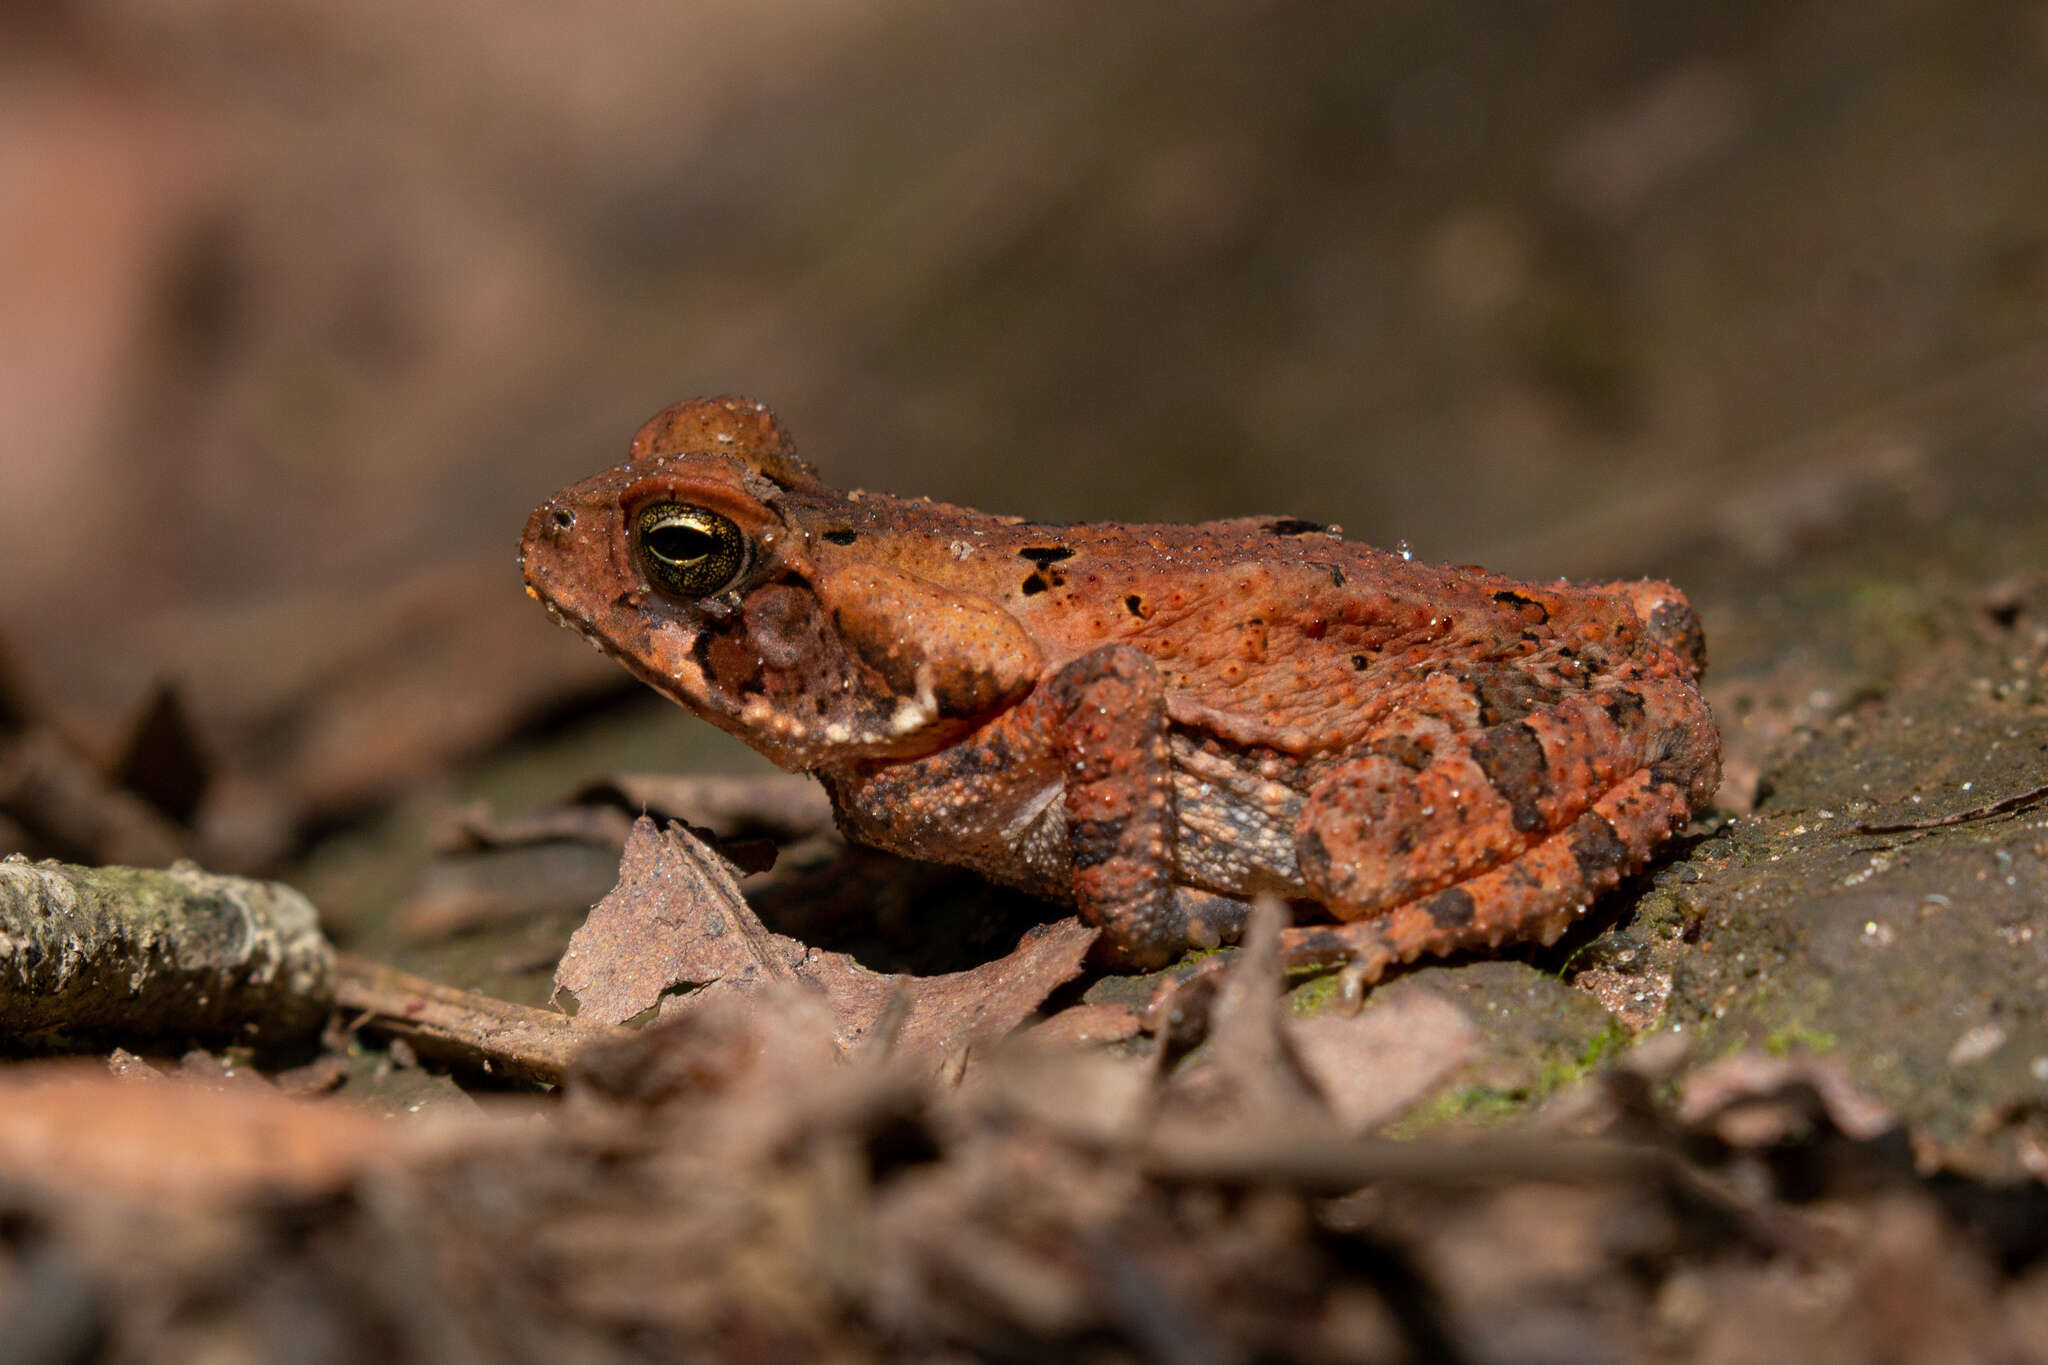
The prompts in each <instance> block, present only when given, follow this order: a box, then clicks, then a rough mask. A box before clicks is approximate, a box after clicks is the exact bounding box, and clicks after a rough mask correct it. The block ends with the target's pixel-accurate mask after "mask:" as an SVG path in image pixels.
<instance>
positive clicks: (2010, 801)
mask: <svg viewBox="0 0 2048 1365" xmlns="http://www.w3.org/2000/svg"><path fill="white" fill-rule="evenodd" d="M2042 801H2048V782H2044V783H2042V784H2041V785H2040V786H2038V787H2031V788H2029V789H2028V790H2026V791H2023V792H2020V793H2019V794H2018V795H2015V796H2007V797H2002V798H2000V799H1999V800H1996V801H1987V802H1985V803H1984V804H1983V805H1981V806H1972V807H1970V808H1969V809H1968V810H1959V811H1956V812H1954V813H1953V814H1950V815H1934V816H1929V817H1928V818H1927V819H1925V820H1904V821H1901V822H1899V823H1898V824H1888V825H1878V824H1872V823H1870V822H1869V821H1867V820H1859V821H1857V822H1856V823H1855V824H1853V825H1851V826H1850V827H1849V832H1850V833H1851V834H1910V833H1912V832H1913V831H1915V830H1922V829H1943V828H1946V827H1947V826H1949V825H1967V824H1969V823H1970V822H1971V821H1973V820H1988V819H1990V818H1991V817H1992V816H1994V815H2011V814H2012V813H2013V812H2014V811H2021V810H2025V809H2026V808H2027V807H2029V806H2034V805H2039V804H2040V803H2041V802H2042Z"/></svg>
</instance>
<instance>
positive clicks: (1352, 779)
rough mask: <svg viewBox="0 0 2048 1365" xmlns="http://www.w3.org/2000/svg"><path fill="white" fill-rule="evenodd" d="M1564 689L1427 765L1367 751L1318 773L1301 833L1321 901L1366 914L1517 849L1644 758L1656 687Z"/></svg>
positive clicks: (1662, 701)
mask: <svg viewBox="0 0 2048 1365" xmlns="http://www.w3.org/2000/svg"><path fill="white" fill-rule="evenodd" d="M1651 686H1652V687H1653V688H1659V689H1660V690H1656V691H1652V690H1651V688H1646V687H1644V686H1642V685H1640V684H1638V685H1636V686H1631V687H1627V688H1615V689H1611V690H1608V691H1605V692H1600V693H1588V694H1584V695H1580V696H1574V697H1568V698H1565V699H1563V700H1561V701H1559V702H1557V703H1556V704H1555V705H1552V706H1549V707H1545V708H1543V709H1541V710H1537V711H1532V712H1531V713H1529V714H1527V715H1525V716H1523V717H1522V718H1520V719H1518V720H1513V721H1509V722H1506V723H1504V724H1499V725H1494V726H1490V727H1488V728H1486V729H1483V730H1479V731H1477V732H1472V733H1467V734H1454V735H1442V736H1438V737H1436V738H1435V740H1434V742H1433V743H1432V744H1431V745H1430V747H1429V748H1428V749H1427V750H1426V751H1425V752H1424V753H1423V756H1422V757H1421V759H1420V761H1417V760H1416V759H1415V758H1414V757H1413V756H1412V755H1413V750H1414V749H1415V747H1416V746H1414V745H1412V744H1409V745H1402V746H1395V745H1390V746H1389V747H1390V748H1395V749H1397V750H1406V751H1407V752H1408V755H1409V756H1408V757H1407V758H1406V759H1405V761H1404V760H1403V759H1397V758H1395V757H1391V756H1387V755H1383V754H1379V753H1368V754H1366V755H1365V756H1363V757H1361V758H1358V759H1355V760H1353V761H1352V762H1349V763H1346V764H1344V765H1342V766H1340V767H1338V768H1336V769H1335V770H1333V771H1332V772H1330V773H1329V774H1328V775H1327V776H1325V777H1324V778H1323V780H1322V781H1321V782H1319V783H1318V784H1317V785H1316V787H1315V790H1314V791H1313V792H1311V793H1310V795H1309V799H1308V802H1307V804H1306V805H1305V806H1304V808H1303V810H1302V815H1301V823H1300V825H1299V827H1298V828H1297V829H1296V831H1295V852H1296V856H1297V859H1298V861H1299V864H1300V867H1301V872H1302V876H1303V878H1304V879H1305V880H1306V881H1307V883H1308V887H1309V889H1310V891H1311V892H1312V894H1314V895H1315V897H1316V898H1317V899H1318V900H1320V901H1322V902H1323V903H1324V904H1325V905H1327V906H1329V907H1330V910H1331V913H1333V914H1335V915H1336V916H1337V918H1339V919H1345V920H1353V919H1368V918H1371V917H1373V916H1375V915H1379V914H1382V913H1384V912H1385V911H1387V910H1389V909H1391V908H1393V907H1394V906H1397V905H1402V904H1405V903H1407V902H1408V901H1412V900H1415V899H1418V898H1419V897H1422V896H1426V895H1428V894H1429V893H1431V892H1433V891H1440V890H1442V889H1443V888H1445V887H1447V886H1453V885H1456V884H1457V883H1460V882H1463V881H1466V880H1468V879H1470V878H1472V877H1475V876H1477V875H1479V874H1480V873H1482V872H1486V871H1488V870H1490V869H1492V868H1496V867H1499V866H1501V865H1502V864H1504V863H1507V862H1510V861H1511V860H1513V859H1515V858H1518V857H1521V856H1522V855H1523V854H1524V853H1526V852H1527V851H1528V850H1529V849H1530V848H1532V847H1533V846H1534V845H1535V844H1536V843H1538V842H1539V841H1540V840H1542V839H1545V838H1547V837H1549V836H1550V835H1552V834H1554V833H1556V832H1557V831H1559V830H1561V829H1564V828H1565V827H1566V826H1567V825H1569V824H1571V822H1572V821H1574V820H1576V819H1578V818H1579V816H1580V815H1581V814H1582V813H1583V812H1584V811H1585V810H1586V809H1587V808H1588V807H1590V806H1591V805H1592V804H1593V803H1594V802H1595V801H1597V800H1598V799H1599V798H1600V796H1601V795H1602V794H1603V793H1605V792H1607V791H1609V790H1610V789H1612V788H1613V787H1614V786H1615V785H1616V784H1617V783H1619V782H1621V781H1622V779H1623V778H1625V777H1626V776H1627V775H1628V774H1630V773H1632V772H1635V771H1636V770H1637V769H1639V768H1642V767H1644V766H1646V761H1645V760H1646V758H1649V757H1650V754H1649V752H1648V750H1649V745H1650V741H1651V740H1652V737H1653V735H1656V734H1658V733H1659V732H1661V731H1669V730H1670V729H1671V728H1672V727H1671V726H1670V725H1669V724H1668V723H1663V724H1660V723H1659V720H1660V718H1653V714H1652V713H1653V712H1665V711H1669V710H1671V709H1672V708H1671V706H1670V703H1671V702H1672V701H1673V700H1675V699H1673V698H1670V697H1668V696H1667V695H1666V694H1665V693H1664V692H1663V691H1662V690H1661V684H1652V685H1651ZM1394 738H1398V736H1395V737H1394Z"/></svg>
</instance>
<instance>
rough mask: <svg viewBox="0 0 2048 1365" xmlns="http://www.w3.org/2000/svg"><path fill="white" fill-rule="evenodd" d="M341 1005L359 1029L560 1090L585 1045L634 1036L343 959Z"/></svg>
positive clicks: (337, 992) (423, 1051)
mask: <svg viewBox="0 0 2048 1365" xmlns="http://www.w3.org/2000/svg"><path fill="white" fill-rule="evenodd" d="M335 1003H336V1004H337V1005H338V1006H340V1007H341V1008H342V1009H343V1010H353V1011H357V1012H359V1013H360V1014H361V1015H362V1016H363V1018H362V1019H361V1020H360V1021H359V1025H360V1027H363V1028H368V1029H373V1030H375V1031H376V1032H378V1033H383V1034H388V1035H390V1036H392V1037H395V1038H403V1039H405V1040H406V1041H407V1042H408V1043H410V1044H412V1046H413V1047H414V1049H415V1050H417V1051H418V1052H419V1053H420V1055H422V1056H425V1057H432V1058H434V1059H436V1060H438V1061H443V1062H455V1063H465V1064H467V1065H470V1066H475V1067H479V1068H481V1069H483V1070H485V1071H488V1072H491V1073H492V1074H494V1075H499V1076H511V1077H514V1078H517V1079H519V1080H527V1081H540V1082H542V1083H544V1084H548V1085H554V1084H558V1083H559V1082H560V1081H561V1079H562V1077H563V1076H564V1075H565V1074H566V1073H567V1072H568V1069H569V1064H570V1062H572V1061H573V1060H574V1059H575V1057H576V1054H577V1053H578V1052H580V1051H582V1050H583V1048H585V1047H586V1046H588V1045H589V1044H591V1043H593V1042H597V1041H599V1040H601V1039H620V1038H630V1037H632V1036H633V1031H632V1030H631V1029H626V1028H614V1027H612V1026H610V1025H607V1024H598V1023H593V1022H591V1021H589V1020H586V1019H579V1018H576V1017H575V1016H574V1015H568V1014H557V1013H555V1012H553V1011H552V1010H537V1009H534V1008H532V1007H531V1006H527V1005H515V1004H513V1003H512V1002H511V1001H509V1000H499V999H496V998H495V997H493V996H488V995H479V994H477V993H476V992H475V991H464V990H457V989H456V988H455V987H453V986H444V985H442V984H441V983H440V982H438V981H429V980H428V979H427V978H425V977H423V976H414V975H413V974H412V973H411V972H402V971H400V970H398V968H396V967H388V966H386V965H384V964H383V963H381V962H371V961H369V960H367V959H365V958H360V957H355V956H353V955H351V954H348V953H341V954H338V955H337V958H336V981H335Z"/></svg>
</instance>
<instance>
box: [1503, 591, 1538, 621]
mask: <svg viewBox="0 0 2048 1365" xmlns="http://www.w3.org/2000/svg"><path fill="white" fill-rule="evenodd" d="M1493 600H1494V601H1496V602H1498V603H1500V604H1501V605H1502V606H1504V607H1514V608H1516V609H1518V610H1519V609H1520V608H1523V607H1534V608H1536V611H1537V617H1536V620H1537V623H1538V624H1539V625H1540V624H1541V623H1543V622H1545V621H1548V620H1549V619H1550V608H1548V607H1546V606H1544V605H1543V604H1542V603H1541V602H1538V601H1537V600H1536V599H1535V598H1533V597H1530V596H1528V595H1526V594H1524V593H1519V592H1513V591H1511V590H1508V589H1502V590H1501V591H1500V592H1497V593H1495V594H1494V595H1493Z"/></svg>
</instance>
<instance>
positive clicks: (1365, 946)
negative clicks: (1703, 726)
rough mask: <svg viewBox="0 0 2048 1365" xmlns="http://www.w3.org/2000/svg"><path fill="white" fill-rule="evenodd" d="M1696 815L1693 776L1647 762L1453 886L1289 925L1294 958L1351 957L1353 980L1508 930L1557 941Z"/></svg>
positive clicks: (1316, 961) (1333, 960) (1285, 942)
mask: <svg viewBox="0 0 2048 1365" xmlns="http://www.w3.org/2000/svg"><path fill="white" fill-rule="evenodd" d="M1691 817H1692V802H1691V799H1690V798H1689V796H1688V794H1687V785H1686V783H1684V782H1683V781H1678V780H1674V779H1673V777H1672V776H1671V775H1670V773H1669V772H1668V770H1664V769H1660V768H1654V767H1653V768H1645V769H1642V770H1641V771H1639V772H1637V773H1636V774H1634V775H1633V776H1631V777H1629V778H1628V779H1626V780H1625V781H1623V782H1622V784H1621V785H1620V786H1618V787H1616V788H1615V789H1614V790H1612V791H1610V792H1608V793H1607V794H1606V795H1604V796H1602V797H1601V798H1600V799H1599V800H1597V801H1595V802H1594V803H1593V804H1592V806H1591V807H1590V808H1589V809H1588V810H1587V811H1586V812H1585V813H1584V814H1583V815H1581V816H1579V818H1578V819H1577V820H1574V821H1573V822H1572V823H1571V824H1570V825H1568V826H1566V827H1565V828H1564V829H1562V830H1560V831H1559V832H1558V833H1556V834H1553V835H1551V836H1550V837H1549V838H1547V839H1545V840H1543V841H1541V842H1540V843H1538V844H1536V845H1535V846H1534V847H1532V848H1530V849H1529V850H1528V851H1527V852H1526V853H1524V854H1522V856H1521V857H1519V858H1516V859H1515V860H1514V861H1513V862H1510V863H1507V864H1505V865H1503V866H1501V867H1496V868H1494V869H1493V870H1492V871H1490V872H1485V873H1482V874H1480V875H1479V876H1477V877H1474V878H1472V879H1471V880H1469V881H1466V882H1463V883H1460V884H1459V885H1456V886H1450V887H1446V888H1445V889H1443V890H1441V891H1437V892H1433V893H1432V894H1430V895H1427V896H1424V897H1422V898H1420V899H1419V900H1413V901H1409V902H1408V903H1406V904H1404V905H1398V906H1395V907H1394V908H1393V909H1392V910H1390V911H1388V912H1387V913H1386V914H1385V915H1382V916H1381V917H1379V918H1378V919H1369V920H1358V921H1355V922H1353V923H1350V924H1334V925H1307V926H1302V927H1298V928H1294V929H1289V930H1287V931H1285V932H1284V933H1283V935H1282V937H1281V945H1280V955H1281V960H1282V962H1283V963H1284V964H1285V965H1286V966H1288V967H1290V968H1325V967H1340V966H1341V967H1346V968H1348V969H1349V972H1350V975H1351V976H1352V977H1353V978H1354V980H1355V981H1356V982H1372V981H1377V980H1378V979H1379V977H1380V974H1381V973H1382V972H1383V971H1385V970H1386V968H1387V967H1389V966H1391V965H1392V964H1394V963H1397V962H1409V961H1413V960H1414V959H1415V958H1418V957H1423V956H1429V955H1438V954H1443V953H1452V952H1457V951H1459V950H1461V949H1470V948H1497V947H1499V946H1500V945H1501V944H1502V943H1505V942H1507V941H1508V940H1510V939H1525V938H1533V939H1535V940H1537V941H1539V942H1541V943H1544V944H1550V943H1555V942H1556V941H1557V938H1558V936H1559V935H1560V934H1562V933H1563V932H1564V931H1565V929H1566V928H1567V927H1568V926H1569V925H1570V924H1571V923H1572V921H1573V920H1575V919H1577V918H1578V917H1579V916H1580V915H1582V914H1584V913H1585V910H1586V907H1587V905H1588V904H1589V903H1590V902H1591V901H1592V899H1593V897H1595V896H1596V895H1598V894H1599V893H1600V892H1602V891H1605V890H1608V889H1609V888H1611V887H1613V886H1614V885H1615V884H1616V883H1618V882H1619V881H1620V880H1621V879H1622V878H1623V877H1625V876H1628V875H1629V874H1630V873H1633V872H1635V871H1637V870H1638V869H1640V868H1641V867H1642V866H1643V864H1644V863H1645V862H1647V861H1648V860H1649V857H1650V854H1651V852H1652V851H1654V850H1655V849H1656V848H1657V846H1658V845H1659V844H1662V843H1663V842H1664V841H1665V840H1666V839H1667V838H1669V837H1670V835H1671V834H1672V832H1673V831H1674V830H1677V829H1678V828H1679V827H1681V826H1682V825H1684V824H1685V822H1686V821H1687V820H1689V819H1690V818H1691Z"/></svg>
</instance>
